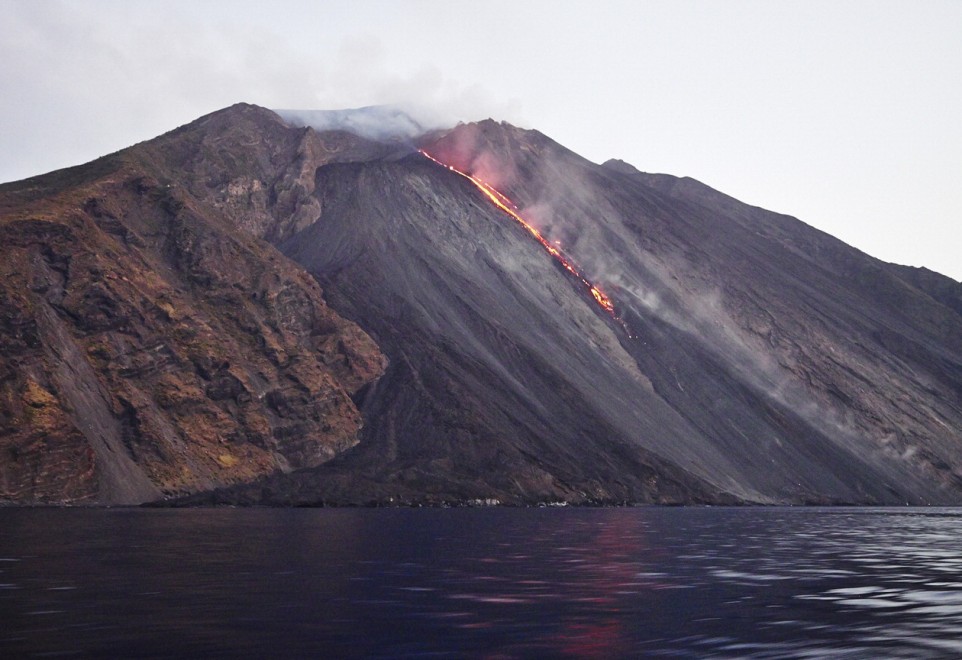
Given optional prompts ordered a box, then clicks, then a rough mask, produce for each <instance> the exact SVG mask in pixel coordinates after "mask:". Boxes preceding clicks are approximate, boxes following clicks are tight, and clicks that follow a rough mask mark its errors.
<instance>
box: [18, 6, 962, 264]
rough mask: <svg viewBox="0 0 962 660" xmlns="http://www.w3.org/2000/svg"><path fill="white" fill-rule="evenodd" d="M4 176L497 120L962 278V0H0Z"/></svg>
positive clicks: (883, 255)
mask: <svg viewBox="0 0 962 660" xmlns="http://www.w3.org/2000/svg"><path fill="white" fill-rule="evenodd" d="M0 90H2V91H0V181H12V180H18V179H22V178H26V177H28V176H32V175H34V174H40V173H43V172H47V171H51V170H53V169H57V168H61V167H67V166H70V165H76V164H80V163H83V162H87V161H90V160H92V159H94V158H97V157H99V156H101V155H104V154H106V153H110V152H113V151H116V150H118V149H121V148H123V147H126V146H130V145H131V144H134V143H136V142H139V141H142V140H146V139H150V138H152V137H155V136H157V135H159V134H161V133H164V132H166V131H168V130H171V129H173V128H175V127H177V126H179V125H182V124H185V123H187V122H190V121H192V120H193V119H196V118H197V117H199V116H201V115H203V114H206V113H208V112H212V111H214V110H218V109H220V108H223V107H226V106H229V105H231V104H233V103H236V102H239V101H245V102H249V103H256V104H258V105H262V106H265V107H268V108H302V109H337V108H351V107H360V106H366V105H374V104H385V103H395V104H401V105H405V106H417V108H418V112H421V113H423V114H424V115H425V117H429V118H430V119H431V120H433V121H434V122H436V123H450V124H453V123H456V122H457V121H471V120H477V119H483V118H486V117H492V118H494V119H498V120H506V121H509V122H511V123H514V124H516V125H519V126H523V127H525V128H536V129H538V130H540V131H541V132H543V133H545V134H547V135H548V136H550V137H552V138H553V139H555V140H556V141H558V142H560V143H561V144H563V145H565V146H566V147H568V148H570V149H573V150H574V151H576V152H578V153H579V154H581V155H582V156H585V157H587V158H589V159H591V160H593V161H595V162H603V161H605V160H607V159H609V158H620V159H622V160H625V161H627V162H629V163H631V164H633V165H634V166H635V167H637V168H638V169H640V170H642V171H646V172H664V173H668V174H674V175H677V176H691V177H694V178H696V179H698V180H699V181H702V182H703V183H706V184H708V185H710V186H712V187H713V188H716V189H718V190H721V191H722V192H725V193H727V194H729V195H732V196H734V197H736V198H738V199H740V200H742V201H744V202H747V203H750V204H754V205H756V206H761V207H764V208H767V209H770V210H773V211H779V212H782V213H787V214H789V215H793V216H795V217H797V218H799V219H801V220H803V221H805V222H807V223H808V224H810V225H813V226H815V227H818V228H819V229H822V230H823V231H826V232H828V233H830V234H832V235H834V236H836V237H838V238H840V239H842V240H843V241H845V242H846V243H849V244H850V245H853V246H855V247H857V248H859V249H861V250H863V251H865V252H867V253H869V254H871V255H873V256H875V257H878V258H880V259H883V260H885V261H891V262H896V263H902V264H908V265H913V266H925V267H927V268H930V269H932V270H935V271H938V272H941V273H943V274H945V275H948V276H950V277H952V278H953V279H955V280H962V258H959V256H958V253H959V252H960V248H962V0H943V1H939V0H911V1H902V2H888V1H885V0H872V1H861V0H830V1H821V0H804V1H798V2H795V1H791V0H779V1H769V0H763V1H755V0H729V1H726V2H721V1H687V0H670V1H669V0H665V1H658V2H655V1H645V0H590V1H565V0H515V1H501V0H488V1H476V2H460V1H458V0H408V1H404V0H394V1H377V0H355V1H348V0H338V1H330V2H325V1H320V0H304V1H301V0H272V1H271V2H265V1H264V0H258V1H256V2H253V1H247V0H231V1H219V0H203V1H201V0H189V1H186V2H185V1H182V0H164V1H163V2H159V1H156V2H155V1H144V0H85V1H69V0H0Z"/></svg>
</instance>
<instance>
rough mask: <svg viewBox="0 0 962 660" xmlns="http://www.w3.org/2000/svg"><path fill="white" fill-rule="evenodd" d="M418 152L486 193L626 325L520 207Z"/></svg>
mask: <svg viewBox="0 0 962 660" xmlns="http://www.w3.org/2000/svg"><path fill="white" fill-rule="evenodd" d="M418 151H419V152H420V153H421V155H422V156H424V157H425V158H429V159H431V160H433V161H434V162H435V163H437V164H438V165H440V166H441V167H444V168H447V169H449V170H451V171H452V172H454V173H455V174H460V175H461V176H463V177H464V178H465V179H467V180H468V181H470V182H471V183H473V184H474V185H475V187H476V188H477V189H478V190H480V191H481V192H482V193H484V195H485V197H487V198H488V199H490V200H491V201H492V202H493V203H494V204H495V206H497V207H498V208H499V209H501V210H502V211H504V212H505V213H507V214H508V215H510V216H511V217H512V218H514V219H515V220H516V221H518V222H519V223H520V224H521V226H522V227H524V228H525V229H527V230H528V233H530V234H531V235H532V236H534V237H535V239H537V241H538V242H539V243H541V246H542V247H543V248H544V249H545V250H547V252H548V254H550V255H551V256H552V257H554V258H555V260H556V261H557V262H558V263H559V264H561V265H562V266H563V267H564V268H565V270H567V271H568V272H569V273H571V274H572V275H574V276H575V277H577V278H578V279H579V280H581V282H582V283H583V284H584V285H585V286H586V287H587V288H588V291H590V292H591V296H592V297H593V298H594V299H595V301H596V302H597V303H598V304H599V305H601V307H602V308H603V309H604V310H605V311H606V312H608V313H609V314H610V315H611V316H612V317H614V318H615V319H617V320H618V321H619V322H621V323H622V325H624V321H622V320H621V319H620V318H618V316H617V315H616V314H615V305H614V303H613V302H612V301H611V298H609V297H608V295H607V294H605V292H604V291H602V290H601V289H599V288H598V287H597V286H595V285H594V284H592V283H591V282H590V281H588V278H586V277H585V276H584V275H582V274H581V272H580V271H579V270H578V269H577V268H576V267H575V265H574V263H573V262H572V261H571V260H570V259H569V258H568V257H567V256H566V255H565V254H564V253H563V252H562V251H561V249H560V248H559V247H557V246H555V245H552V244H551V243H549V242H548V240H547V239H546V238H545V237H544V236H543V235H542V234H541V232H540V231H538V230H537V229H536V228H535V227H533V226H532V225H531V224H529V223H528V222H527V221H526V220H525V219H524V218H522V217H521V215H520V213H519V212H518V210H517V209H518V207H517V206H515V205H514V203H513V202H512V201H511V200H510V199H508V198H507V197H506V196H505V195H503V194H502V193H501V192H499V191H498V190H496V189H495V188H494V187H492V186H491V185H490V184H488V183H485V182H484V181H482V180H481V179H478V178H477V177H474V176H472V175H470V174H468V173H467V172H462V171H461V170H459V169H457V168H456V167H453V166H451V165H448V164H446V163H442V162H441V161H439V160H438V159H437V158H435V157H434V156H432V155H431V154H429V153H428V152H426V151H425V150H424V149H418ZM626 330H627V328H626Z"/></svg>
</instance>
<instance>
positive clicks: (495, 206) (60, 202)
mask: <svg viewBox="0 0 962 660" xmlns="http://www.w3.org/2000/svg"><path fill="white" fill-rule="evenodd" d="M382 115H383V116H389V117H391V121H392V122H393V123H394V124H396V125H400V126H403V127H404V130H403V132H402V133H400V134H396V135H393V136H392V135H390V134H389V133H390V131H387V133H385V132H384V131H381V132H378V131H376V130H374V129H370V126H371V122H372V121H373V120H372V118H374V119H375V120H376V118H377V117H379V116H382ZM312 116H313V117H323V118H324V122H325V123H324V124H323V125H318V126H317V127H312V126H311V125H310V124H311V117H312ZM284 117H286V119H285V118H284ZM332 117H333V118H334V119H336V121H334V119H332ZM362 119H363V121H361V120H360V119H357V120H355V119H351V117H350V116H348V115H345V114H343V113H335V114H324V113H320V114H318V113H314V114H312V113H294V112H292V111H286V112H284V113H283V117H282V116H281V115H278V114H276V113H274V112H272V111H270V110H267V109H264V108H260V107H257V106H252V105H247V104H239V105H236V106H232V107H230V108H227V109H225V110H222V111H219V112H216V113H213V114H211V115H208V116H206V117H203V118H201V119H198V120H197V121H195V122H193V123H191V124H189V125H186V126H184V127H181V128H179V129H177V130H175V131H172V132H170V133H168V134H165V135H163V136H160V137H158V138H156V139H154V140H151V141H148V142H144V143H141V144H139V145H136V146H134V147H131V148H129V149H127V150H124V151H121V152H118V153H116V154H112V155H110V156H106V157H104V158H101V159H99V160H97V161H94V162H92V163H89V164H87V165H82V166H79V167H75V168H71V169H68V170H61V171H58V172H53V173H50V174H46V175H42V176H39V177H34V178H32V179H27V180H24V181H20V182H15V183H9V184H4V185H2V186H0V214H2V221H0V232H2V233H3V239H4V240H3V241H2V243H0V250H3V253H4V254H3V259H2V261H0V264H2V266H0V268H3V270H4V273H3V274H4V277H3V280H2V284H0V355H2V362H0V499H2V500H3V501H7V502H13V503H44V502H47V503H50V502H56V503H77V504H83V503H101V504H102V503H111V504H116V503H125V504H129V503H143V502H167V503H171V502H173V503H175V504H181V505H189V504H212V503H230V504H272V505H344V504H435V505H438V504H456V503H475V502H486V503H491V502H500V503H504V504H535V503H561V502H567V503H575V504H590V503H595V504H613V503H673V504H693V503H717V504H736V503H745V504H753V503H754V504H960V503H962V284H959V283H957V282H955V281H953V280H951V279H949V278H946V277H943V276H941V275H939V274H937V273H933V272H931V271H927V270H924V269H915V268H909V267H904V266H898V265H893V264H887V263H883V262H880V261H878V260H876V259H874V258H872V257H870V256H868V255H865V254H863V253H861V252H859V251H858V250H856V249H854V248H851V247H849V246H847V245H845V244H844V243H842V242H840V241H838V240H836V239H834V238H832V237H831V236H828V235H826V234H824V233H822V232H820V231H817V230H815V229H813V228H812V227H809V226H807V225H805V224H804V223H802V222H801V221H799V220H797V219H795V218H792V217H789V216H785V215H781V214H777V213H773V212H769V211H765V210H763V209H760V208H757V207H753V206H750V205H747V204H744V203H742V202H739V201H737V200H735V199H733V198H731V197H728V196H726V195H724V194H722V193H720V192H718V191H716V190H713V189H712V188H710V187H708V186H706V185H704V184H702V183H699V182H697V181H695V180H692V179H688V178H677V177H674V176H669V175H664V174H648V173H644V172H641V171H639V170H637V169H635V168H634V167H633V166H631V165H629V164H627V163H624V162H622V161H617V160H612V161H608V162H606V163H604V164H601V165H599V164H595V163H592V162H590V161H588V160H586V159H584V158H582V157H580V156H578V155H577V154H575V153H573V152H571V151H569V150H568V149H566V148H564V147H563V146H561V145H560V144H558V143H556V142H554V141H553V140H551V139H550V138H548V137H546V136H545V135H543V134H541V133H539V132H537V131H533V130H523V129H520V128H517V127H514V126H511V125H509V124H506V123H497V122H495V121H492V120H486V121H482V122H478V123H471V124H460V125H458V126H456V127H453V128H450V129H444V130H430V131H427V132H424V131H423V130H422V129H420V125H419V124H417V122H414V121H413V120H411V121H408V120H406V119H405V118H404V117H402V116H400V115H398V114H396V113H386V114H385V113H381V112H372V111H371V110H369V109H368V110H366V112H365V113H364V115H363V117H362ZM375 123H376V122H375ZM359 125H363V126H365V130H364V131H358V130H354V129H353V127H355V126H359ZM412 127H417V130H414V129H412ZM352 130H353V132H352ZM372 136H373V137H372Z"/></svg>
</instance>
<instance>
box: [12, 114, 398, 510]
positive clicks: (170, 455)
mask: <svg viewBox="0 0 962 660" xmlns="http://www.w3.org/2000/svg"><path fill="white" fill-rule="evenodd" d="M247 130H253V129H252V128H251V127H250V126H245V125H244V123H243V122H238V123H237V125H234V126H232V127H231V128H230V129H228V133H229V132H231V131H236V135H235V138H236V139H238V140H242V139H244V138H246V137H247V135H248V134H247V133H246V132H245V131H247ZM184 137H185V136H182V135H178V134H171V135H170V136H168V137H167V139H166V140H162V141H161V144H162V145H163V147H162V148H163V149H171V150H174V149H179V148H184V149H186V150H189V149H190V147H184V146H183V145H182V140H183V139H184ZM153 148H154V145H149V146H148V145H144V146H143V147H142V148H140V149H133V150H130V151H128V152H123V153H121V154H117V155H114V156H111V157H108V158H105V159H102V160H100V161H98V162H96V163H93V164H91V165H89V166H85V167H81V168H75V169H73V170H66V171H62V172H56V173H52V174H50V175H46V176H43V177H37V178H35V179H29V180H27V181H23V182H19V183H15V184H8V185H5V186H2V187H0V212H2V221H0V235H2V240H0V244H2V250H3V259H2V261H0V272H2V276H0V356H2V361H0V500H12V501H16V502H98V503H136V502H143V501H150V500H155V499H158V498H161V497H163V496H170V495H178V494H186V493H191V492H196V491H201V490H208V489H211V488H215V487H217V486H223V485H227V484H232V483H238V482H247V481H250V480H252V479H254V478H256V477H259V476H263V475H265V474H269V473H273V472H274V471H277V470H285V471H286V470H291V469H296V468H302V467H308V466H314V465H318V464H320V463H323V462H325V461H326V460H328V459H330V458H331V457H332V456H335V455H336V454H338V453H340V452H342V451H343V450H344V449H346V448H348V447H350V446H352V445H353V444H356V443H357V442H358V439H359V431H360V429H361V426H362V419H361V415H360V412H359V411H358V409H357V407H356V406H355V404H354V402H353V401H352V400H351V395H353V394H354V393H356V392H357V391H358V390H360V389H361V388H363V387H364V386H366V385H368V384H369V383H371V382H372V381H374V380H375V379H376V378H377V377H378V376H379V375H380V374H381V373H382V371H383V367H384V363H385V362H384V357H383V355H382V354H381V353H380V352H379V350H378V349H377V346H376V345H375V344H374V343H373V341H371V339H370V338H369V337H368V336H367V335H366V334H365V333H364V332H363V331H362V330H360V329H359V328H358V327H357V326H356V325H354V324H353V323H350V322H348V321H345V320H344V319H343V318H342V317H340V316H339V315H337V314H336V313H335V312H333V311H332V310H331V309H330V308H329V307H328V306H327V305H326V304H325V303H324V300H323V297H322V292H321V289H320V288H319V287H318V285H317V282H316V281H314V280H313V279H312V278H310V277H309V276H308V275H307V274H306V273H304V272H303V270H301V269H299V268H298V267H297V266H296V265H295V264H293V263H291V262H290V261H289V260H288V259H286V258H285V257H284V256H283V255H281V254H280V253H278V252H277V251H276V250H274V249H273V248H271V247H270V246H269V245H267V244H266V243H264V242H263V241H260V240H257V239H255V238H253V237H252V236H249V235H247V234H246V233H244V232H242V231H238V229H237V228H236V227H235V226H234V225H232V224H231V222H230V219H229V218H228V217H227V216H226V215H225V214H224V213H223V212H222V210H221V209H219V208H217V207H216V206H212V205H208V204H204V203H201V202H199V201H198V200H197V199H196V198H194V197H193V196H192V195H191V194H190V193H189V191H187V190H185V189H183V188H182V187H181V186H180V185H179V184H178V183H177V182H176V181H175V180H174V179H173V178H171V177H170V176H169V173H168V170H167V167H169V164H168V163H161V164H160V165H158V163H157V162H155V161H154V160H153V157H154V150H153ZM248 165H252V164H248Z"/></svg>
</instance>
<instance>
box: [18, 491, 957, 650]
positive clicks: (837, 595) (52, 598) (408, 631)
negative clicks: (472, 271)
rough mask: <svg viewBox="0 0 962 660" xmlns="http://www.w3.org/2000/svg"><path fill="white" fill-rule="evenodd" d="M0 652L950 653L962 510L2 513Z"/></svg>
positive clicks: (954, 641)
mask: <svg viewBox="0 0 962 660" xmlns="http://www.w3.org/2000/svg"><path fill="white" fill-rule="evenodd" d="M0 621H2V622H3V623H2V626H0V657H19V656H27V657H30V656H49V655H66V656H70V655H77V656H81V657H89V656H114V657H184V656H206V657H218V656H219V657H320V656H327V657H345V656H367V657H399V656H400V657H410V656H426V655H430V656H434V657H464V656H489V655H501V656H505V657H531V656H545V655H547V656H555V657H559V656H560V657H565V656H570V657H618V656H621V657H627V656H639V655H648V656H659V655H661V656H669V657H671V656H682V657H691V656H693V655H694V656H701V657H706V656H716V657H763V658H774V657H825V656H832V657H853V658H858V657H865V658H875V657H879V656H887V657H902V656H904V657H959V656H962V642H960V641H959V640H962V510H959V509H801V508H786V509H782V508H774V509H772V508H765V509H762V508H733V509H728V508H691V509H687V508H685V509H682V508H619V509H433V510H428V509H413V510H411V509H314V510H309V509H290V510H277V509H193V510H138V509H101V510H76V509H75V510H63V509H0Z"/></svg>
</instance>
